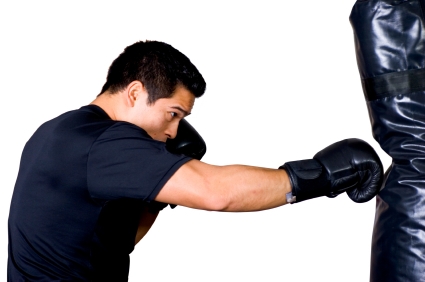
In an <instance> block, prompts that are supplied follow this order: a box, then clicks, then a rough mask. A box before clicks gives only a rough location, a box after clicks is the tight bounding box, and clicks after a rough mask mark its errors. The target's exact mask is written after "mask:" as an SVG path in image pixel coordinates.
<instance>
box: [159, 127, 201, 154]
mask: <svg viewBox="0 0 425 282" xmlns="http://www.w3.org/2000/svg"><path fill="white" fill-rule="evenodd" d="M166 147H167V150H168V151H169V152H171V153H173V154H183V155H186V156H188V157H191V158H193V159H197V160H200V159H201V158H202V157H203V156H204V155H205V153H206V151H207V145H206V144H205V142H204V139H202V137H201V135H199V133H198V132H197V131H196V130H195V129H194V128H193V127H192V126H191V125H190V123H189V122H187V121H186V120H185V119H182V120H181V121H180V122H179V127H178V128H177V135H176V137H175V138H174V139H168V140H167V142H166Z"/></svg>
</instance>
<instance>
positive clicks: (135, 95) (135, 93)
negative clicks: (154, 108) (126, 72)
mask: <svg viewBox="0 0 425 282" xmlns="http://www.w3.org/2000/svg"><path fill="white" fill-rule="evenodd" d="M147 94H148V92H147V91H146V88H145V86H144V85H143V83H142V82H140V81H138V80H135V81H132V82H130V84H128V86H127V88H126V90H125V99H126V102H127V103H128V105H129V106H131V107H133V106H134V104H135V102H136V101H137V100H139V99H143V100H146V99H147Z"/></svg>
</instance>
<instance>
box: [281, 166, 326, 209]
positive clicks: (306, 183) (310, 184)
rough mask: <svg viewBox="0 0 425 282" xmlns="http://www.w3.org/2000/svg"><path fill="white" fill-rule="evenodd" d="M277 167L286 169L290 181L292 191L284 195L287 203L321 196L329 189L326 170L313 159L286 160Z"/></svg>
mask: <svg viewBox="0 0 425 282" xmlns="http://www.w3.org/2000/svg"><path fill="white" fill-rule="evenodd" d="M279 169H284V170H286V172H287V173H288V176H289V180H290V182H291V187H292V193H291V194H290V195H288V194H289V193H288V194H287V195H286V197H287V198H286V199H287V202H288V203H295V202H297V203H298V202H301V201H305V200H308V199H312V198H316V197H321V196H324V195H326V194H327V192H328V190H329V181H328V179H327V175H326V172H325V171H324V170H323V167H322V165H321V164H320V163H319V162H318V161H316V160H314V159H309V160H300V161H293V162H287V163H285V164H284V165H282V166H280V167H279Z"/></svg>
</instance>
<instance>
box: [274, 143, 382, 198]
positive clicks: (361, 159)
mask: <svg viewBox="0 0 425 282" xmlns="http://www.w3.org/2000/svg"><path fill="white" fill-rule="evenodd" d="M279 168H280V169H285V170H286V171H287V173H288V176H289V179H290V181H291V186H292V196H295V202H301V201H304V200H308V199H312V198H316V197H321V196H327V197H330V198H333V197H336V196H338V195H339V194H341V193H343V192H347V194H348V196H349V197H350V198H351V200H353V201H354V202H356V203H364V202H367V201H369V200H371V199H372V198H373V197H375V196H376V195H377V194H378V192H379V190H380V188H381V185H382V182H383V174H384V173H383V166H382V163H381V160H380V159H379V156H378V155H377V153H376V152H375V150H374V149H373V148H372V147H371V146H370V145H369V144H368V143H366V142H365V141H363V140H360V139H355V138H352V139H345V140H342V141H339V142H336V143H334V144H332V145H330V146H328V147H326V148H325V149H323V150H322V151H320V152H318V153H317V154H316V155H315V156H314V157H313V159H309V160H300V161H293V162H287V163H285V164H284V165H282V166H281V167H279Z"/></svg>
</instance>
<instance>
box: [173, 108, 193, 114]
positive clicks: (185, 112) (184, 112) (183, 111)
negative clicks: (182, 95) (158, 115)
mask: <svg viewBox="0 0 425 282" xmlns="http://www.w3.org/2000/svg"><path fill="white" fill-rule="evenodd" d="M171 108H173V109H176V110H179V111H180V112H182V113H183V114H184V115H185V116H188V115H190V114H191V113H189V112H187V111H185V110H183V109H182V108H180V107H179V106H171Z"/></svg>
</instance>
